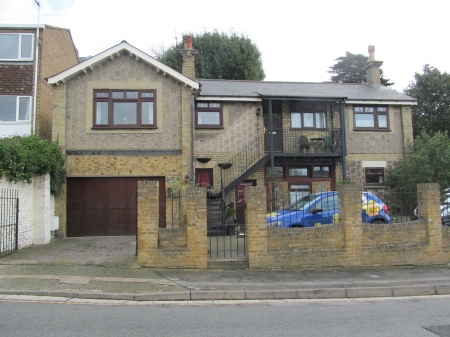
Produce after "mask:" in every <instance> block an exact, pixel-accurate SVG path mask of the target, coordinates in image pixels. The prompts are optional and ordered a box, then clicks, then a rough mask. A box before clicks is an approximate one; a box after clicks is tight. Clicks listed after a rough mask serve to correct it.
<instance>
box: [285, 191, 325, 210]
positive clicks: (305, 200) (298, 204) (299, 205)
mask: <svg viewBox="0 0 450 337" xmlns="http://www.w3.org/2000/svg"><path fill="white" fill-rule="evenodd" d="M318 197H319V196H318V195H314V194H310V195H307V196H306V197H303V198H301V199H299V200H297V201H296V202H293V203H292V204H290V205H289V207H287V208H286V209H287V210H290V211H300V210H302V209H303V208H304V207H305V206H306V205H309V203H310V202H311V201H314V200H316V199H317V198H318Z"/></svg>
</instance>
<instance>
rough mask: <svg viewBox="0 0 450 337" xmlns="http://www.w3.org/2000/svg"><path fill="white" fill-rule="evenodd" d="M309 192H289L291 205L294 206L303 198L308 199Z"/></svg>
mask: <svg viewBox="0 0 450 337" xmlns="http://www.w3.org/2000/svg"><path fill="white" fill-rule="evenodd" d="M308 194H309V191H289V203H290V204H292V203H294V202H296V201H297V200H300V199H301V198H303V197H306V196H307V195H308Z"/></svg>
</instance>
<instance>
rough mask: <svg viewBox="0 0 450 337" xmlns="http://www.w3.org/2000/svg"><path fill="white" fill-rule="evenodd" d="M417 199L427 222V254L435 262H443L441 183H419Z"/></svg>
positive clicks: (422, 216)
mask: <svg viewBox="0 0 450 337" xmlns="http://www.w3.org/2000/svg"><path fill="white" fill-rule="evenodd" d="M417 200H418V204H419V214H420V217H421V219H422V221H425V223H426V229H427V237H428V254H427V255H428V257H429V258H430V260H432V261H433V262H434V263H441V262H442V261H440V259H441V257H442V251H443V247H442V245H443V242H442V223H441V207H440V192H439V184H432V183H429V184H417Z"/></svg>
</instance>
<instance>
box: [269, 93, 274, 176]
mask: <svg viewBox="0 0 450 337" xmlns="http://www.w3.org/2000/svg"><path fill="white" fill-rule="evenodd" d="M269 132H270V171H271V172H273V169H274V157H273V120H272V100H271V99H269Z"/></svg>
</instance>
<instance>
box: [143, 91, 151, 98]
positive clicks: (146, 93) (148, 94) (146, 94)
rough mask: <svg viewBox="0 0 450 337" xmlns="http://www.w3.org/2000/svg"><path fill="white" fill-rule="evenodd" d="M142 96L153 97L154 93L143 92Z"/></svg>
mask: <svg viewBox="0 0 450 337" xmlns="http://www.w3.org/2000/svg"><path fill="white" fill-rule="evenodd" d="M141 96H142V97H153V93H152V92H143V93H142V94H141Z"/></svg>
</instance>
